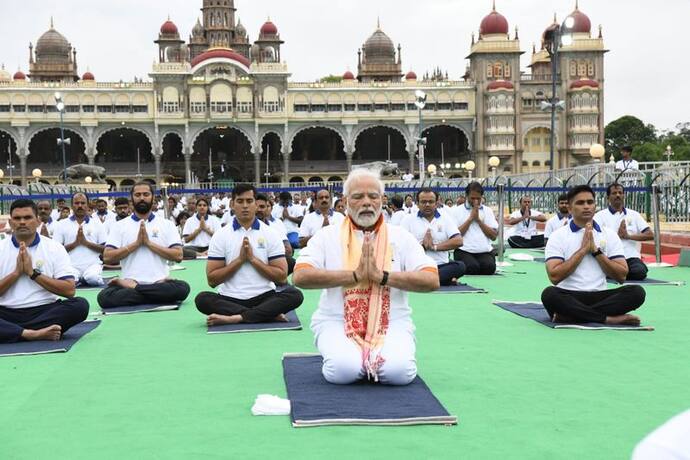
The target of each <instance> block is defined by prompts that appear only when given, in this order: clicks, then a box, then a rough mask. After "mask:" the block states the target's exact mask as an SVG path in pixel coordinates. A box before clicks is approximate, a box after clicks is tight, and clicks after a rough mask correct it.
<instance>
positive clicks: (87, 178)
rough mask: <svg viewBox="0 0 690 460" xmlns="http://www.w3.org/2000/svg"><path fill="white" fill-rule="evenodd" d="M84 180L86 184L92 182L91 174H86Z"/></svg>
mask: <svg viewBox="0 0 690 460" xmlns="http://www.w3.org/2000/svg"><path fill="white" fill-rule="evenodd" d="M84 182H86V183H87V184H90V183H91V182H93V179H92V178H91V176H86V177H85V178H84Z"/></svg>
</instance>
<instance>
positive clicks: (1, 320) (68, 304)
mask: <svg viewBox="0 0 690 460" xmlns="http://www.w3.org/2000/svg"><path fill="white" fill-rule="evenodd" d="M88 314H89V302H87V301H86V299H82V298H81V297H72V298H71V299H61V300H58V301H56V302H53V303H49V304H46V305H40V306H38V307H30V308H8V307H0V343H12V342H19V341H20V340H21V338H22V332H23V331H24V329H33V330H36V329H43V328H44V327H48V326H52V325H54V324H57V325H58V326H61V327H62V333H63V334H64V333H65V332H67V330H68V329H69V328H71V327H72V326H75V325H77V324H79V323H81V322H82V321H84V320H85V319H86V317H87V316H88Z"/></svg>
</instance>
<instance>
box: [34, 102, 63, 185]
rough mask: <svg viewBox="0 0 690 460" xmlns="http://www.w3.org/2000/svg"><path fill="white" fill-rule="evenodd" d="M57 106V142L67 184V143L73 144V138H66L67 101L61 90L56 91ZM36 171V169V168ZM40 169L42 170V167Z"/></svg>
mask: <svg viewBox="0 0 690 460" xmlns="http://www.w3.org/2000/svg"><path fill="white" fill-rule="evenodd" d="M55 108H56V109H57V111H58V112H60V139H58V141H57V143H58V145H59V146H60V147H62V170H63V175H64V177H63V179H64V181H65V185H67V155H66V153H65V144H67V145H71V139H69V138H67V139H65V127H64V119H63V117H64V115H65V103H64V101H63V100H62V94H60V93H59V92H57V93H55ZM34 171H36V170H35V169H34ZM38 171H40V169H39V170H38Z"/></svg>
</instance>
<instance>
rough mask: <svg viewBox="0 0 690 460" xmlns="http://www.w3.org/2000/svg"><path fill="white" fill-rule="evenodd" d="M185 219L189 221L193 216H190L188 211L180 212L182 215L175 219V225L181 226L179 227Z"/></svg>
mask: <svg viewBox="0 0 690 460" xmlns="http://www.w3.org/2000/svg"><path fill="white" fill-rule="evenodd" d="M185 217H186V218H187V219H189V218H190V217H191V216H190V214H189V213H188V212H187V211H180V213H179V214H178V215H177V217H175V223H176V224H177V225H178V226H179V225H180V222H181V221H182V219H184V218H185Z"/></svg>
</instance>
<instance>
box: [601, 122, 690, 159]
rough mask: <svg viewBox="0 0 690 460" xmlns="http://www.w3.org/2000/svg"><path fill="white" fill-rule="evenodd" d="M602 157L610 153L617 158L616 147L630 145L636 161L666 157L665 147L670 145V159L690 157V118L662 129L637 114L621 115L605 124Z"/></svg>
mask: <svg viewBox="0 0 690 460" xmlns="http://www.w3.org/2000/svg"><path fill="white" fill-rule="evenodd" d="M605 136H606V158H608V157H609V156H610V155H611V154H613V156H614V158H616V160H620V158H621V154H620V148H621V147H623V146H624V145H630V146H632V147H633V149H634V151H633V158H635V159H636V160H637V161H666V148H667V146H669V145H670V146H671V150H672V151H673V156H672V157H671V161H687V160H690V122H685V123H678V124H676V131H663V132H661V133H658V134H657V129H656V128H655V127H654V126H653V125H651V124H645V123H644V122H643V121H642V120H640V119H639V118H636V117H634V116H631V115H625V116H623V117H621V118H619V119H617V120H614V121H612V122H611V123H609V124H608V125H606V129H605Z"/></svg>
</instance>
